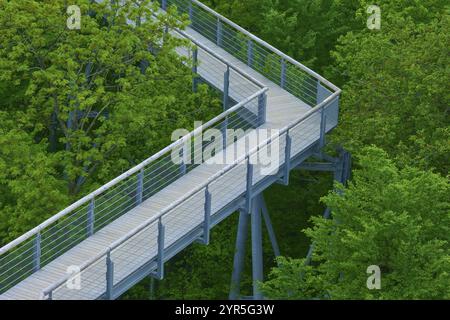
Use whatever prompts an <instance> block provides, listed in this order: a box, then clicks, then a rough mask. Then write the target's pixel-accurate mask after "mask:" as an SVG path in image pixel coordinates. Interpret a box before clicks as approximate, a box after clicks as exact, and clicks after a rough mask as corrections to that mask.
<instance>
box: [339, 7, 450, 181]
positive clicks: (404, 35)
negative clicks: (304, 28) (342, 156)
mask: <svg viewBox="0 0 450 320" xmlns="http://www.w3.org/2000/svg"><path fill="white" fill-rule="evenodd" d="M362 3H364V1H362ZM365 3H368V2H367V1H365ZM412 3H414V4H417V6H416V5H412V4H411V5H408V4H406V3H405V2H404V1H394V0H392V1H386V2H383V5H382V6H381V9H382V27H381V30H379V31H370V30H367V29H365V30H362V31H360V32H350V33H348V34H347V35H346V36H344V37H342V38H341V39H340V40H339V44H338V46H337V47H336V50H335V52H334V53H333V56H334V57H335V59H336V63H335V65H334V67H333V70H334V72H332V74H333V76H332V78H334V79H336V80H338V82H340V83H341V84H342V88H343V96H342V103H341V104H342V112H341V117H342V118H341V122H340V126H339V128H338V129H337V134H336V135H335V141H336V142H339V143H343V144H344V145H345V147H346V148H347V149H349V150H350V151H352V152H358V151H359V150H361V148H362V147H363V146H365V145H369V144H376V145H377V146H379V147H382V148H383V149H384V150H386V151H387V152H389V154H390V155H391V156H392V157H393V158H394V159H396V161H398V163H400V164H402V165H414V166H418V167H421V168H424V169H432V168H435V169H436V170H438V171H439V172H441V173H442V174H444V175H446V174H447V173H448V170H449V166H448V165H449V163H448V153H449V152H450V149H449V148H450V145H449V143H448V141H449V138H450V126H449V123H450V122H449V112H448V111H449V105H450V95H449V92H448V89H447V87H448V83H449V82H450V72H449V69H448V65H449V64H450V56H449V55H448V43H449V42H450V38H449V37H450V36H449V33H448V30H449V27H450V25H449V23H450V15H448V11H447V12H446V9H445V8H446V4H445V2H443V1H437V0H436V1H426V2H422V1H412ZM425 4H426V5H427V6H426V5H425ZM447 8H448V5H447ZM360 14H361V15H363V14H364V12H360ZM364 16H365V15H364Z"/></svg>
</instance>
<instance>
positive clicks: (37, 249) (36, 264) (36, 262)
mask: <svg viewBox="0 0 450 320" xmlns="http://www.w3.org/2000/svg"><path fill="white" fill-rule="evenodd" d="M40 269H41V231H40V230H39V232H38V233H36V238H35V239H34V257H33V270H34V272H36V271H39V270H40Z"/></svg>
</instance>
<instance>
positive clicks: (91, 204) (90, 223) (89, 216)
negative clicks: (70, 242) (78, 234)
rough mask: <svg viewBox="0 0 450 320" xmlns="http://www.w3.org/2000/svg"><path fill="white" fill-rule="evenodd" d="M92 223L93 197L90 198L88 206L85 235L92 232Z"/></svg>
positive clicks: (93, 213)
mask: <svg viewBox="0 0 450 320" xmlns="http://www.w3.org/2000/svg"><path fill="white" fill-rule="evenodd" d="M94 224H95V198H92V199H91V202H90V203H89V207H88V217H87V236H88V237H90V236H92V235H93V234H94Z"/></svg>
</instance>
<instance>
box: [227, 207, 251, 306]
mask: <svg viewBox="0 0 450 320" xmlns="http://www.w3.org/2000/svg"><path fill="white" fill-rule="evenodd" d="M249 218H250V215H249V214H248V213H247V212H245V211H244V210H240V211H239V224H238V231H237V236H236V250H235V253H234V260H233V273H232V276H231V287H230V295H229V299H230V300H237V299H238V298H239V295H240V283H241V275H242V271H243V270H244V264H245V246H246V243H247V234H248V222H249Z"/></svg>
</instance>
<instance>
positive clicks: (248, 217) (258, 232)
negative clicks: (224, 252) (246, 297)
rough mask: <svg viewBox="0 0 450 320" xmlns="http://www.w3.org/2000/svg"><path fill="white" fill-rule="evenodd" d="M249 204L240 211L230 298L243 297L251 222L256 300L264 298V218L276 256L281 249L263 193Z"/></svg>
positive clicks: (254, 294)
mask: <svg viewBox="0 0 450 320" xmlns="http://www.w3.org/2000/svg"><path fill="white" fill-rule="evenodd" d="M250 203H251V204H250V208H248V207H247V206H246V207H245V208H243V209H241V210H240V212H239V224H238V232H237V237H236V251H235V254H234V261H233V273H232V277H231V287H230V295H229V299H230V300H237V299H239V298H241V294H240V282H241V275H242V272H243V270H244V266H245V257H246V252H245V249H246V245H247V237H248V229H249V226H248V225H249V222H250V223H251V226H250V229H251V248H252V275H253V296H252V298H253V299H255V300H260V299H262V298H263V296H262V293H261V292H260V290H259V283H260V282H262V281H263V280H264V278H263V246H262V222H263V220H264V222H265V225H266V227H267V231H268V234H269V238H270V241H271V243H272V248H273V250H274V253H275V256H279V255H280V249H279V247H278V243H277V240H276V237H275V232H274V229H273V226H272V223H271V220H270V217H269V212H268V210H267V206H266V203H265V201H264V197H263V195H262V194H261V193H260V194H257V195H255V196H254V197H253V199H252V200H251V202H250Z"/></svg>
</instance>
